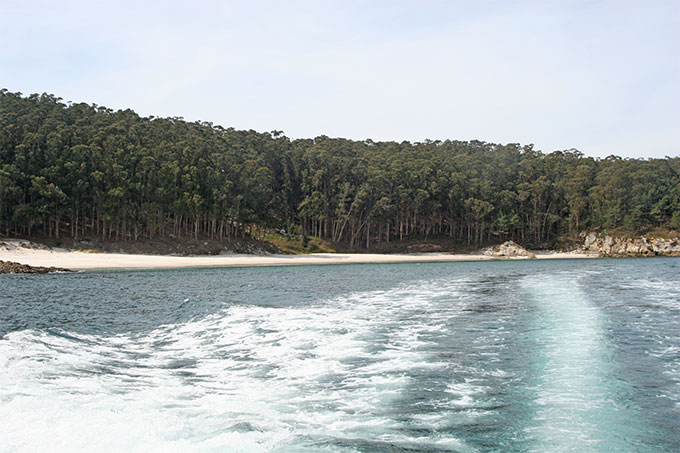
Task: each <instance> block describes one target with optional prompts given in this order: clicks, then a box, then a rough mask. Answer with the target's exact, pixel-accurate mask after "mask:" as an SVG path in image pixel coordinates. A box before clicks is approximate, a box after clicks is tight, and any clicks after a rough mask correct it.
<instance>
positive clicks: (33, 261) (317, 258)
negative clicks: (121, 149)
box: [0, 240, 596, 270]
mask: <svg viewBox="0 0 680 453" xmlns="http://www.w3.org/2000/svg"><path fill="white" fill-rule="evenodd" d="M3 243H4V244H6V245H5V246H3V247H1V248H0V260H3V261H14V262H17V263H21V264H27V265H29V266H44V267H62V268H67V269H73V270H94V269H169V268H189V267H230V266H231V267H241V266H296V265H319V264H358V263H429V262H449V261H490V260H497V259H499V258H497V257H492V256H486V255H482V254H466V255H462V254H449V253H422V254H394V255H382V254H365V253H315V254H309V255H234V254H226V255H216V256H167V255H133V254H123V253H90V252H80V251H73V250H66V249H43V248H33V247H25V246H22V242H21V241H16V240H4V241H3ZM594 257H596V256H595V255H587V254H578V253H558V252H543V253H541V252H538V253H536V258H537V259H565V258H594ZM512 259H526V258H512Z"/></svg>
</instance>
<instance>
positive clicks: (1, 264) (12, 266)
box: [0, 260, 72, 274]
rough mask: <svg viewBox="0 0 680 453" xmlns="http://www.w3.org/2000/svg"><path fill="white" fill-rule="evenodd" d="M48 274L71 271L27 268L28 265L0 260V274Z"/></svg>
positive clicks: (68, 270) (50, 268)
mask: <svg viewBox="0 0 680 453" xmlns="http://www.w3.org/2000/svg"><path fill="white" fill-rule="evenodd" d="M50 272H72V271H71V270H70V269H63V268H60V267H40V266H29V265H28V264H21V263H15V262H14V261H2V260H0V274H47V273H50Z"/></svg>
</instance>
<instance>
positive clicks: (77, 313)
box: [0, 258, 680, 452]
mask: <svg viewBox="0 0 680 453" xmlns="http://www.w3.org/2000/svg"><path fill="white" fill-rule="evenodd" d="M0 451H31V452H32V451H125V452H128V451H133V452H134V451H138V452H149V451H163V452H174V451H177V452H186V451H201V452H202V451H206V452H210V451H216V452H217V451H219V452H224V451H227V452H442V451H456V452H476V451H503V452H514V451H517V452H520V451H521V452H524V451H535V452H544V451H559V452H564V451H578V452H587V451H597V452H600V451H602V452H604V451H641V452H649V451H669V452H671V451H680V259H678V258H644V259H635V258H633V259H596V260H541V261H536V260H523V261H491V262H458V263H422V264H361V265H329V266H294V267H253V268H219V269H181V270H153V271H105V272H104V271H102V272H80V273H75V274H50V275H2V276H0Z"/></svg>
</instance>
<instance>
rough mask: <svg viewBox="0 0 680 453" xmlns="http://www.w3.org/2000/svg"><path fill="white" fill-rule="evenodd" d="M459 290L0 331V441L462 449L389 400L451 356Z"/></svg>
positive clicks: (416, 289)
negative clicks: (434, 343) (436, 352)
mask: <svg viewBox="0 0 680 453" xmlns="http://www.w3.org/2000/svg"><path fill="white" fill-rule="evenodd" d="M455 290H456V284H454V283H441V282H439V283H435V284H430V283H428V284H417V285H413V286H407V287H403V288H399V289H395V290H392V291H380V292H372V293H362V294H355V295H352V296H348V297H344V298H340V299H335V300H331V301H327V302H323V303H318V304H316V305H312V306H310V305H306V306H304V307H283V308H274V307H263V306H234V307H231V308H229V309H226V310H224V311H222V312H220V313H217V314H214V315H211V316H208V317H206V318H204V319H201V320H198V321H194V322H188V323H184V324H177V325H166V326H161V327H159V328H157V329H155V330H153V331H151V332H149V333H147V334H144V335H138V334H130V335H115V336H98V335H81V334H76V333H73V332H69V333H67V335H63V336H60V335H53V334H50V333H46V332H39V331H20V332H13V333H10V334H8V335H7V336H6V337H5V338H3V339H2V340H0V403H1V405H0V423H1V424H2V426H3V429H2V430H0V445H3V448H8V449H9V450H12V451H37V450H48V449H49V450H56V451H186V450H187V449H190V450H194V451H211V450H218V451H224V450H225V449H226V450H228V451H244V452H257V451H274V450H276V451H301V450H303V449H304V448H303V447H302V446H301V445H300V444H299V443H298V441H299V440H300V439H303V438H304V439H314V438H366V439H382V440H390V441H393V440H395V439H398V440H399V441H400V442H405V443H407V444H408V443H411V442H418V443H421V444H423V442H425V444H424V445H427V444H428V442H429V443H430V444H431V445H436V446H449V445H450V446H456V448H460V447H461V444H460V442H459V441H458V440H457V439H455V438H454V437H452V436H450V435H449V436H444V435H438V436H437V438H436V439H422V438H404V437H403V434H401V433H400V428H401V424H402V423H403V422H402V421H399V420H397V419H395V418H394V414H393V413H392V412H391V409H390V408H391V403H392V402H393V401H395V399H398V398H400V397H401V396H402V392H403V390H404V389H405V388H407V386H408V385H409V384H411V378H410V377H409V373H410V372H411V371H412V370H414V369H419V368H425V367H429V368H437V367H441V366H444V364H442V363H439V362H437V361H436V360H432V358H431V357H430V356H429V355H428V352H427V350H428V345H429V343H430V342H431V340H430V339H428V338H429V335H431V334H432V333H433V332H437V331H441V330H442V329H443V328H444V325H443V323H446V322H447V320H448V319H450V317H451V316H455V315H456V313H458V312H459V311H460V309H461V308H463V307H462V306H461V305H460V304H456V303H452V300H451V298H450V297H449V296H451V297H452V295H453V293H454V292H455ZM462 390H463V389H461V392H462ZM461 395H462V393H461ZM463 398H464V396H461V400H462V399H463ZM445 416H447V414H446V413H445V412H442V414H441V415H440V417H445ZM435 417H436V416H435ZM310 448H311V447H310ZM324 448H326V449H327V450H328V451H333V450H335V447H332V446H328V447H324ZM318 449H319V448H313V450H318Z"/></svg>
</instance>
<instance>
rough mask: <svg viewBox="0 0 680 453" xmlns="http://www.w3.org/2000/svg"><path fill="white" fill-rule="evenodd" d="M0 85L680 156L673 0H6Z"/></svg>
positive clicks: (280, 124)
mask: <svg viewBox="0 0 680 453" xmlns="http://www.w3.org/2000/svg"><path fill="white" fill-rule="evenodd" d="M0 10H1V11H2V14H1V15H0V88H7V89H8V90H9V91H11V92H22V93H24V94H25V95H28V94H30V93H43V92H46V93H50V94H54V95H56V96H58V97H61V98H63V99H64V101H73V102H87V103H89V104H92V103H95V104H97V105H103V106H106V107H109V108H113V109H125V108H131V109H133V110H135V111H136V112H137V113H139V114H140V115H142V116H150V115H153V116H161V117H183V118H185V119H186V120H189V121H196V120H201V121H209V122H212V123H214V124H218V125H221V126H223V127H234V128H236V129H254V130H257V131H261V132H264V131H274V130H276V131H283V132H284V133H285V135H286V136H288V137H290V138H302V137H305V138H311V137H316V136H319V135H327V136H330V137H345V138H351V139H356V140H364V139H367V138H370V139H372V140H375V141H378V140H393V141H403V140H409V141H414V142H415V141H424V140H426V139H431V140H445V139H452V140H482V141H486V142H493V143H520V144H523V145H526V144H534V147H535V149H538V150H542V151H543V152H546V153H548V152H552V151H555V150H565V149H572V148H574V149H578V150H579V151H581V152H583V153H584V154H586V155H589V156H596V157H606V156H608V155H611V154H615V155H619V156H622V157H663V156H667V155H668V156H678V155H680V146H679V145H678V143H680V0H667V1H658V0H645V1H639V0H637V1H627V0H616V1H590V0H563V1H551V0H537V1H528V0H527V1H513V0H497V1H493V0H489V1H486V0H476V1H474V0H470V1H455V0H450V1H434V0H433V1H430V0H414V1H400V0H392V1H377V0H376V1H371V0H364V1H356V0H342V1H332V0H316V1H296V0H288V1H257V0H251V1H202V0H195V1H193V2H186V1H172V0H168V1H164V2H153V1H147V2H139V1H135V2H132V1H127V0H118V1H115V2H112V1H108V2H105V1H98V0H88V1H68V0H61V1H59V2H55V1H36V0H20V1H17V0H0Z"/></svg>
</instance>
